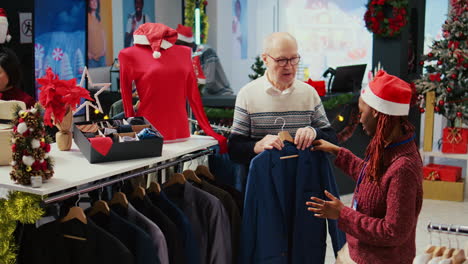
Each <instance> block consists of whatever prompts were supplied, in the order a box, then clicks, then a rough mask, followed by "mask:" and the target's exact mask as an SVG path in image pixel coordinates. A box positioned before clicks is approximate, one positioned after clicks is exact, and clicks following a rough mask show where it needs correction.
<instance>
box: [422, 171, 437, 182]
mask: <svg viewBox="0 0 468 264" xmlns="http://www.w3.org/2000/svg"><path fill="white" fill-rule="evenodd" d="M424 179H425V180H429V181H438V180H440V175H439V173H438V172H437V171H431V172H430V173H429V174H428V175H427V176H426V177H424Z"/></svg>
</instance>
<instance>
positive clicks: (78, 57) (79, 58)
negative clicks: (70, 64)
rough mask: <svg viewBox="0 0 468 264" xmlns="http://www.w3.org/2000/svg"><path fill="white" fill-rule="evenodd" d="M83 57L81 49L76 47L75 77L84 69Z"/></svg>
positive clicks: (79, 75)
mask: <svg viewBox="0 0 468 264" xmlns="http://www.w3.org/2000/svg"><path fill="white" fill-rule="evenodd" d="M84 67H85V65H84V57H83V53H82V52H81V49H77V50H76V52H75V71H74V72H75V76H76V78H81V75H82V74H83V70H84Z"/></svg>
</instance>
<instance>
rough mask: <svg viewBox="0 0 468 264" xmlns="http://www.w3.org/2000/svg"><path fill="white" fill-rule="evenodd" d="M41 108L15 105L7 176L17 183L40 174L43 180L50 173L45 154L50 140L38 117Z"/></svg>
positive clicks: (40, 117) (48, 177)
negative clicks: (11, 155) (10, 156)
mask: <svg viewBox="0 0 468 264" xmlns="http://www.w3.org/2000/svg"><path fill="white" fill-rule="evenodd" d="M42 110H43V109H42V108H41V107H40V106H39V104H36V105H35V106H34V107H33V108H31V109H28V110H21V109H19V108H18V109H17V111H15V113H16V114H15V119H14V120H13V125H14V129H13V137H12V140H11V141H12V145H11V149H12V152H13V159H12V162H11V166H12V168H13V170H12V171H11V172H10V176H11V179H12V180H14V181H15V182H17V183H20V184H24V185H28V184H31V176H41V177H42V179H43V180H44V181H45V180H47V179H50V178H51V177H52V175H53V174H54V169H53V165H52V162H51V158H50V157H49V152H50V142H52V139H51V138H50V137H49V136H47V135H46V132H45V129H44V123H43V119H42V113H41V112H42Z"/></svg>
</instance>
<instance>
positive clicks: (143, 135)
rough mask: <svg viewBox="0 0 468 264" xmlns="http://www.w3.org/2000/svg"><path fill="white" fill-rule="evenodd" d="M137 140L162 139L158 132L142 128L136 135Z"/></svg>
mask: <svg viewBox="0 0 468 264" xmlns="http://www.w3.org/2000/svg"><path fill="white" fill-rule="evenodd" d="M137 136H138V138H139V139H151V138H162V137H163V136H162V135H161V133H159V131H157V130H154V129H152V128H144V129H143V130H141V131H140V132H139V133H138V134H137Z"/></svg>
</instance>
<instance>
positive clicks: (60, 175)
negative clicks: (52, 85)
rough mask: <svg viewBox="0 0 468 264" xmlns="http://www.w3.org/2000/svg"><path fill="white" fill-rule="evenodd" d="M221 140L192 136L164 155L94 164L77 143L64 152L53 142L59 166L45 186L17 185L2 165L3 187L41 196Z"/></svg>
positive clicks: (0, 182)
mask: <svg viewBox="0 0 468 264" xmlns="http://www.w3.org/2000/svg"><path fill="white" fill-rule="evenodd" d="M216 144H218V142H217V141H216V140H215V139H213V138H212V137H208V136H196V135H192V136H191V137H190V139H189V140H187V141H184V142H178V143H170V144H164V145H163V150H162V156H160V157H153V158H143V159H134V160H122V161H113V162H105V163H96V164H90V163H89V162H88V160H87V159H86V158H85V157H84V156H83V154H81V152H80V150H79V149H78V147H77V146H76V145H75V144H74V143H73V145H72V149H71V150H70V151H60V150H58V149H57V146H56V144H52V150H51V152H50V155H51V156H52V158H53V160H54V163H55V166H54V170H55V174H54V176H53V177H52V178H51V179H49V180H48V181H47V182H46V183H43V184H42V187H41V188H32V187H31V186H24V185H20V184H15V183H14V182H13V181H12V180H11V179H10V171H11V167H10V166H0V188H5V189H7V190H16V191H22V192H28V193H33V194H38V195H41V196H44V195H47V194H51V193H55V192H59V191H62V190H66V189H69V188H73V187H77V186H80V185H83V184H87V183H90V182H93V181H96V180H100V179H104V178H107V177H111V176H114V175H117V174H121V173H125V172H129V171H132V170H135V169H140V168H143V167H146V166H149V165H153V164H156V163H160V162H164V161H168V160H170V159H174V158H177V157H180V156H182V155H185V154H189V153H192V152H195V151H198V150H203V149H206V148H208V147H211V146H214V145H216Z"/></svg>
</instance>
